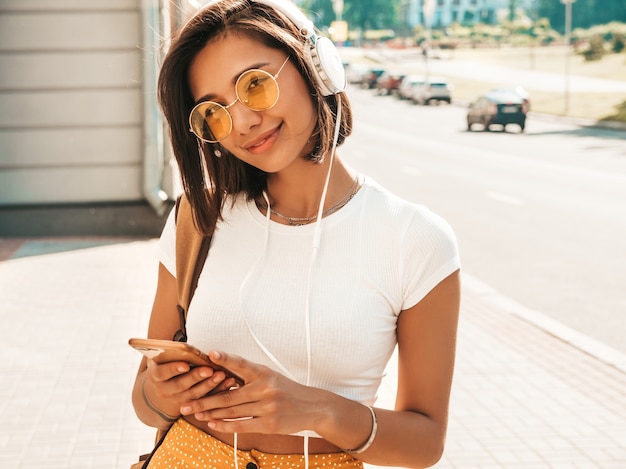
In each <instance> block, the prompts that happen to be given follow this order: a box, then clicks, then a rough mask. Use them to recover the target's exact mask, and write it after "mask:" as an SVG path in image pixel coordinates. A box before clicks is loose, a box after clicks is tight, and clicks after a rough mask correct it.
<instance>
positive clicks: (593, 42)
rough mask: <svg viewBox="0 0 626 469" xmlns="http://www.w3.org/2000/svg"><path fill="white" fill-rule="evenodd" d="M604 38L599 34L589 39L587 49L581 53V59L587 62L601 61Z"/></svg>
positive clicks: (603, 51)
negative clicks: (583, 58)
mask: <svg viewBox="0 0 626 469" xmlns="http://www.w3.org/2000/svg"><path fill="white" fill-rule="evenodd" d="M605 52H606V51H605V49H604V38H603V37H602V35H600V34H596V35H595V36H592V37H591V38H590V39H589V47H587V49H585V50H584V51H583V53H582V54H583V57H585V60H587V61H593V60H601V59H602V57H604V53H605Z"/></svg>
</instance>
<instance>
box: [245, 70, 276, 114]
mask: <svg viewBox="0 0 626 469" xmlns="http://www.w3.org/2000/svg"><path fill="white" fill-rule="evenodd" d="M236 92H237V97H238V98H239V101H241V102H242V103H243V104H244V105H245V106H247V107H248V108H250V109H252V110H254V111H266V110H267V109H270V108H272V107H273V106H274V105H275V104H276V101H278V83H276V80H275V79H274V77H273V76H272V75H270V74H269V73H267V72H265V71H263V70H250V71H248V72H245V73H244V74H243V75H241V76H240V77H239V79H238V80H237V86H236Z"/></svg>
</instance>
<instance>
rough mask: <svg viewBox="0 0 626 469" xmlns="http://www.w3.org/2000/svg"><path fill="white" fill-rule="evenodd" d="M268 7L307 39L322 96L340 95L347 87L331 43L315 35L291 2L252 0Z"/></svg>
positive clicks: (307, 21)
mask: <svg viewBox="0 0 626 469" xmlns="http://www.w3.org/2000/svg"><path fill="white" fill-rule="evenodd" d="M253 1H255V2H257V3H262V4H264V5H268V6H270V7H272V8H274V9H275V10H278V11H280V12H281V13H282V14H284V15H285V16H287V18H289V19H290V20H291V21H292V22H293V24H295V25H296V27H297V28H298V30H299V31H300V34H301V35H302V36H303V37H305V38H306V39H307V42H308V44H309V47H308V49H307V51H308V54H309V57H310V59H311V63H312V64H313V68H314V70H315V78H316V79H317V83H318V85H319V87H320V90H321V93H322V95H323V96H330V95H332V94H337V93H341V92H342V91H345V89H346V86H347V80H346V72H345V70H344V68H343V64H342V62H341V57H340V56H339V52H338V51H337V48H336V47H335V45H334V44H333V42H332V41H331V40H330V39H328V38H327V37H323V36H318V35H317V34H315V26H313V22H312V21H311V20H309V19H308V18H307V17H306V16H305V14H304V13H303V12H302V10H300V8H298V7H297V6H296V4H294V3H293V2H292V1H291V0H253Z"/></svg>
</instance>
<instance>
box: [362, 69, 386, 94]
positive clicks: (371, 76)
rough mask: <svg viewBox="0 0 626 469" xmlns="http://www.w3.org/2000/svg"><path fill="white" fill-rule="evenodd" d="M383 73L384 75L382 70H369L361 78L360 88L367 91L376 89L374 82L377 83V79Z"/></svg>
mask: <svg viewBox="0 0 626 469" xmlns="http://www.w3.org/2000/svg"><path fill="white" fill-rule="evenodd" d="M383 73H385V69H384V68H370V69H369V70H368V71H367V72H366V73H365V76H364V77H363V81H362V82H361V87H363V88H369V89H374V88H376V82H377V81H378V77H380V76H381V75H382V74H383Z"/></svg>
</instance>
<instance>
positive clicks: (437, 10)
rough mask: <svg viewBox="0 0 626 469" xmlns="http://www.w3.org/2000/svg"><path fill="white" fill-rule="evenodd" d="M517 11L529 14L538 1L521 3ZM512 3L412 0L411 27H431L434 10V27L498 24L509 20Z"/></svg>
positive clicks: (502, 0) (498, 0) (497, 0)
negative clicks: (430, 14)
mask: <svg viewBox="0 0 626 469" xmlns="http://www.w3.org/2000/svg"><path fill="white" fill-rule="evenodd" d="M516 3H517V5H516V7H517V9H518V10H521V11H522V12H524V11H525V12H529V11H530V10H531V9H532V8H533V6H534V4H535V3H536V0H517V1H516ZM510 4H511V0H410V2H409V25H410V26H418V25H424V26H428V19H429V18H428V14H425V11H426V12H427V11H428V9H429V6H430V8H432V16H431V18H430V26H432V27H433V28H445V27H447V26H450V25H451V24H453V23H460V24H466V25H472V24H476V23H486V24H497V23H499V22H500V20H501V18H503V17H505V18H506V17H508V13H509V8H510Z"/></svg>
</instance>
